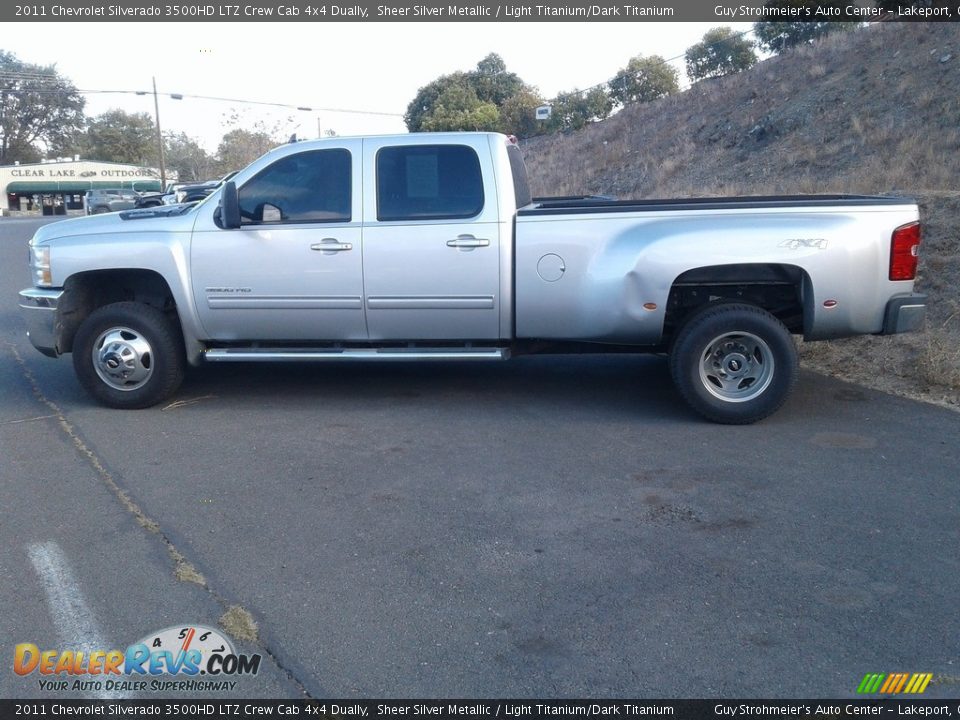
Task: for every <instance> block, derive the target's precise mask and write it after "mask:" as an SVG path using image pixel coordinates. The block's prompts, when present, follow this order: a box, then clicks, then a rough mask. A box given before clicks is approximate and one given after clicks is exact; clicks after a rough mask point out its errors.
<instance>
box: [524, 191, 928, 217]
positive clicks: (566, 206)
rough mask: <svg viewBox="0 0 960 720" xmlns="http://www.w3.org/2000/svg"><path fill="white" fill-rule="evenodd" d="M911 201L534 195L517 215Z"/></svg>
mask: <svg viewBox="0 0 960 720" xmlns="http://www.w3.org/2000/svg"><path fill="white" fill-rule="evenodd" d="M914 202H915V200H913V199H912V198H906V197H896V196H881V195H757V196H749V197H702V198H679V199H667V200H661V199H651V200H612V199H610V198H604V197H589V196H587V197H556V198H534V199H533V202H532V203H531V204H529V205H527V206H525V207H522V208H520V209H519V210H518V211H517V214H518V215H567V214H573V215H576V214H582V213H617V212H657V211H660V210H746V209H755V210H756V209H765V208H774V207H775V208H777V209H783V208H790V207H798V208H806V207H837V206H844V207H850V206H864V205H903V204H912V203H914Z"/></svg>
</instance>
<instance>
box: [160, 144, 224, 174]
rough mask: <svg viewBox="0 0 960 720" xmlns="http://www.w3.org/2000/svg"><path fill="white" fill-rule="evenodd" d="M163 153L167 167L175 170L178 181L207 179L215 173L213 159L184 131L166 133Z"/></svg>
mask: <svg viewBox="0 0 960 720" xmlns="http://www.w3.org/2000/svg"><path fill="white" fill-rule="evenodd" d="M163 153H164V157H165V159H166V164H167V168H168V169H171V170H176V172H177V178H178V179H179V180H180V181H185V182H192V181H200V180H209V179H210V178H211V177H212V176H213V175H214V174H216V168H215V167H214V165H215V159H214V158H213V157H211V156H210V154H209V153H208V152H207V151H206V150H204V149H203V148H202V147H200V144H199V143H198V142H197V141H196V140H194V139H193V138H191V137H189V136H188V135H187V134H186V133H183V132H180V133H171V134H168V135H166V137H165V138H164V144H163Z"/></svg>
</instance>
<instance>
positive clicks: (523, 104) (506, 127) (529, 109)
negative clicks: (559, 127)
mask: <svg viewBox="0 0 960 720" xmlns="http://www.w3.org/2000/svg"><path fill="white" fill-rule="evenodd" d="M543 103H544V100H543V98H542V97H541V96H540V93H538V92H537V91H536V90H533V89H531V88H525V89H522V90H520V91H519V92H517V93H515V94H514V95H511V96H510V97H508V98H507V99H506V100H504V101H503V104H502V105H501V106H500V128H499V129H500V132H502V133H505V134H507V135H516V136H517V137H518V138H521V139H522V138H528V137H533V136H534V135H536V134H537V133H538V132H540V124H539V121H538V120H537V117H536V113H537V108H538V107H539V106H540V105H543Z"/></svg>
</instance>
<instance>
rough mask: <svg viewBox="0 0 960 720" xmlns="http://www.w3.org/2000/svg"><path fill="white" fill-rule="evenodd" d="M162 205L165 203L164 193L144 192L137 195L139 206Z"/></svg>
mask: <svg viewBox="0 0 960 720" xmlns="http://www.w3.org/2000/svg"><path fill="white" fill-rule="evenodd" d="M161 205H163V193H160V192H142V193H139V197H137V207H138V208H151V207H160V206H161Z"/></svg>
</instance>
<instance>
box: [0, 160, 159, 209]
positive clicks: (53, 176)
mask: <svg viewBox="0 0 960 720" xmlns="http://www.w3.org/2000/svg"><path fill="white" fill-rule="evenodd" d="M167 179H168V180H170V179H172V178H170V176H169V175H168V176H167ZM94 188H120V189H128V190H129V189H132V190H139V191H153V190H160V189H161V187H160V171H159V170H157V169H156V168H148V167H138V166H136V165H124V164H122V163H111V162H98V161H96V160H79V159H72V160H70V159H67V160H63V159H60V160H46V161H43V162H39V163H30V164H24V165H20V164H17V165H2V166H0V210H3V209H7V210H34V209H37V208H38V207H39V206H40V204H41V203H42V202H43V200H44V198H46V199H47V202H48V204H49V203H50V201H51V200H52V201H53V202H54V203H56V204H57V205H60V204H62V205H65V206H66V208H67V209H68V210H79V209H82V208H83V195H84V193H85V192H86V191H87V190H92V189H94Z"/></svg>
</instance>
